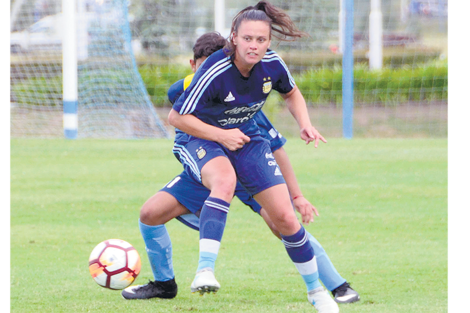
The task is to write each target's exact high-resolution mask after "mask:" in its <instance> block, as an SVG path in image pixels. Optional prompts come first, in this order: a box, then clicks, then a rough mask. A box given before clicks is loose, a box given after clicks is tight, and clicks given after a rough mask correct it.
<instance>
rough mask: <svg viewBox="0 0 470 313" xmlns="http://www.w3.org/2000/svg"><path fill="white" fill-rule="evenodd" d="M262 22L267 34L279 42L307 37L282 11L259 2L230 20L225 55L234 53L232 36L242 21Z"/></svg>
mask: <svg viewBox="0 0 470 313" xmlns="http://www.w3.org/2000/svg"><path fill="white" fill-rule="evenodd" d="M244 20H247V21H264V22H267V23H268V24H269V26H270V28H271V33H270V34H269V36H270V38H271V35H272V36H274V37H276V38H277V39H279V40H281V41H294V40H296V39H297V38H300V37H304V36H308V34H307V33H305V32H302V31H300V30H299V29H298V28H297V26H295V24H294V22H293V21H292V20H291V18H290V17H289V15H287V14H286V13H285V12H284V11H283V10H282V9H280V8H278V7H276V6H274V5H272V4H271V3H269V2H268V1H259V2H258V3H257V4H256V5H255V6H248V7H246V8H244V9H243V10H241V11H240V12H239V13H238V14H237V15H236V16H235V17H234V18H233V20H232V28H231V30H230V38H229V40H228V43H227V45H226V46H225V52H226V54H227V55H233V54H234V53H235V46H234V44H233V34H234V33H237V32H238V28H239V26H240V24H241V22H242V21H244Z"/></svg>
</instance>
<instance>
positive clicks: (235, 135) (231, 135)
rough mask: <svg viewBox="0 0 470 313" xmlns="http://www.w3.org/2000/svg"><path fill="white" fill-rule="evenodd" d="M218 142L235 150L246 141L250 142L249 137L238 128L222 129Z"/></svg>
mask: <svg viewBox="0 0 470 313" xmlns="http://www.w3.org/2000/svg"><path fill="white" fill-rule="evenodd" d="M218 142H219V143H220V144H222V145H223V146H224V147H226V148H227V149H229V150H230V151H236V150H238V149H240V148H242V147H243V146H244V145H245V144H246V143H247V142H250V137H248V136H247V135H245V134H244V133H243V132H242V131H241V130H239V129H238V128H232V129H224V131H223V132H222V136H221V138H220V139H219V140H218Z"/></svg>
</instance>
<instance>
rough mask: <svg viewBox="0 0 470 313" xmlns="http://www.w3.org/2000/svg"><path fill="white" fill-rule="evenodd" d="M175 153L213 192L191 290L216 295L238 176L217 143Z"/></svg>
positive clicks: (203, 217)
mask: <svg viewBox="0 0 470 313" xmlns="http://www.w3.org/2000/svg"><path fill="white" fill-rule="evenodd" d="M173 151H174V153H175V155H176V156H177V158H178V159H179V160H180V162H181V163H182V164H183V165H184V166H185V171H186V172H188V173H191V174H192V175H193V176H194V177H195V179H199V180H200V182H202V184H203V185H204V186H205V187H206V188H208V189H209V190H210V195H209V197H208V198H207V199H206V200H205V201H204V205H203V207H202V209H201V214H200V216H199V223H200V225H199V261H198V268H197V270H196V277H195V278H194V281H193V283H192V284H191V291H192V292H196V291H199V292H201V293H204V292H211V291H213V292H216V291H217V290H218V289H219V288H220V284H219V283H218V282H217V280H216V279H215V276H214V267H215V261H216V259H217V255H218V252H219V248H220V242H221V240H222V235H223V232H224V229H225V222H226V220H227V213H228V210H229V206H230V202H231V201H232V198H233V194H234V191H235V184H236V174H235V170H234V169H233V166H232V164H231V163H230V161H229V159H228V158H227V156H226V154H225V151H224V149H222V147H221V146H220V145H218V144H217V143H215V142H212V141H207V140H202V139H192V140H190V141H189V142H188V143H187V144H186V145H184V146H181V145H176V144H175V146H174V148H173Z"/></svg>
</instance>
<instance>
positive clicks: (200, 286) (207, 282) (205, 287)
mask: <svg viewBox="0 0 470 313" xmlns="http://www.w3.org/2000/svg"><path fill="white" fill-rule="evenodd" d="M219 289H220V284H219V282H218V281H217V280H216V279H215V276H214V271H213V270H212V269H211V268H210V267H207V268H203V269H202V270H200V271H199V272H197V273H196V277H195V278H194V280H193V283H192V284H191V292H193V293H194V292H199V294H200V295H201V296H202V295H203V294H204V293H206V292H207V293H210V292H213V293H216V292H217V291H218V290H219Z"/></svg>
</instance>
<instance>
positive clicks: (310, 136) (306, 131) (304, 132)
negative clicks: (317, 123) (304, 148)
mask: <svg viewBox="0 0 470 313" xmlns="http://www.w3.org/2000/svg"><path fill="white" fill-rule="evenodd" d="M300 138H302V140H305V143H306V144H307V145H308V144H309V143H310V142H312V141H315V148H317V147H318V144H319V143H320V140H321V141H323V142H324V143H326V139H325V138H323V136H322V135H321V134H320V132H319V131H318V130H316V128H315V127H313V126H309V127H306V128H302V129H301V130H300Z"/></svg>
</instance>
